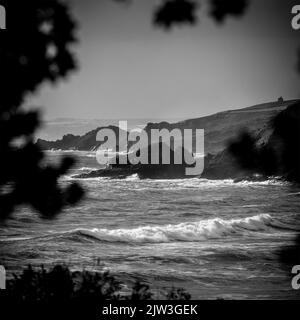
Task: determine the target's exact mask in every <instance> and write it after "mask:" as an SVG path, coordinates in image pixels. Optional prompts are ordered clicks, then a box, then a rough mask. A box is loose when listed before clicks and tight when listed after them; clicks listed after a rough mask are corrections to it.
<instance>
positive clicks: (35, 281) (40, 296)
mask: <svg viewBox="0 0 300 320" xmlns="http://www.w3.org/2000/svg"><path fill="white" fill-rule="evenodd" d="M121 288H122V285H121V282H119V281H118V280H117V279H116V278H115V277H114V276H112V275H111V274H110V273H109V272H92V271H71V270H70V269H69V268H68V267H67V266H66V265H56V266H54V267H53V268H50V269H48V270H46V269H45V268H44V267H43V266H42V267H41V268H39V269H34V268H32V267H31V266H28V267H27V269H24V270H23V272H22V274H20V275H14V279H11V280H8V281H7V290H6V292H5V295H6V299H7V300H9V301H12V302H14V303H15V304H20V303H26V304H28V305H33V304H38V303H50V304H57V303H59V304H68V303H71V302H72V303H74V302H75V303H76V302H78V303H79V302H80V303H83V304H89V305H91V306H95V307H97V306H98V305H99V304H100V303H101V301H104V300H151V299H152V298H153V296H154V294H153V293H152V292H151V290H150V287H149V286H148V285H147V284H145V283H141V282H139V281H137V282H136V283H135V284H134V285H133V287H132V289H131V293H128V294H121V292H120V290H121ZM190 297H191V296H190V294H189V293H187V292H186V291H185V290H184V289H182V288H172V289H171V290H170V291H169V292H167V293H166V294H165V298H167V299H168V300H189V299H190Z"/></svg>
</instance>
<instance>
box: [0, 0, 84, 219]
mask: <svg viewBox="0 0 300 320" xmlns="http://www.w3.org/2000/svg"><path fill="white" fill-rule="evenodd" d="M2 4H3V5H4V6H5V8H6V10H7V12H8V13H13V14H8V17H7V30H5V32H3V33H1V41H0V70H1V77H0V88H1V89H0V90H1V97H0V219H4V218H6V217H7V216H8V215H9V214H10V213H11V212H12V211H13V210H14V209H15V207H16V206H18V205H21V204H29V205H31V206H32V207H33V208H34V209H36V210H37V211H39V212H40V213H41V214H42V215H43V216H44V217H51V216H53V215H55V214H57V213H58V212H59V211H60V210H61V209H62V208H63V207H64V206H65V205H68V204H75V203H76V202H77V201H78V200H79V199H80V198H81V196H82V195H83V191H82V190H81V188H80V187H79V186H78V185H77V184H70V185H69V186H68V187H66V188H61V187H59V186H58V183H57V182H58V179H59V177H60V176H61V175H63V174H65V173H66V172H67V170H68V169H69V168H70V167H71V166H72V165H73V160H72V159H69V158H68V159H64V160H63V161H62V163H61V165H60V166H57V167H51V166H44V165H43V159H44V155H43V153H42V152H41V150H40V149H39V148H38V147H37V146H36V145H35V144H34V141H33V134H34V132H35V130H36V129H37V127H38V125H39V116H38V113H37V112H36V111H30V112H26V111H24V110H22V109H21V106H22V103H23V102H24V99H25V97H26V96H27V95H28V94H30V93H34V92H35V91H36V90H37V89H38V87H39V85H41V84H42V83H44V82H46V81H50V82H53V83H55V82H57V81H58V80H59V79H60V78H64V77H66V76H67V75H68V74H69V73H70V72H71V71H72V70H74V69H75V61H74V57H73V54H72V53H71V51H70V45H71V44H73V43H74V42H75V37H74V32H75V23H74V21H73V19H72V17H71V15H70V13H69V11H68V8H67V7H66V5H65V4H63V3H61V2H60V1H57V0H42V1H41V0H31V1H17V0H9V1H7V0H6V1H2Z"/></svg>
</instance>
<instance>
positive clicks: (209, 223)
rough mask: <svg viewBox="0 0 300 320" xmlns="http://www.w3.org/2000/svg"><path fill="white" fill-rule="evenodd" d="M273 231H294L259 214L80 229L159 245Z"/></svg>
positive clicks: (100, 237) (117, 239) (104, 236)
mask: <svg viewBox="0 0 300 320" xmlns="http://www.w3.org/2000/svg"><path fill="white" fill-rule="evenodd" d="M272 228H283V229H293V228H290V227H289V226H287V225H286V224H283V223H281V222H279V221H276V220H275V219H274V218H272V217H271V216H270V215H269V214H260V215H256V216H252V217H247V218H242V219H231V220H223V219H220V218H216V219H209V220H202V221H197V222H185V223H180V224H175V225H172V224H169V225H163V226H145V227H138V228H133V229H96V228H94V229H77V230H75V231H76V232H77V233H79V234H82V235H85V236H89V237H92V238H95V239H98V240H101V241H108V242H128V243H149V242H150V243H160V242H173V241H188V242H196V241H203V240H207V239H219V238H222V237H226V236H232V235H244V234H247V233H248V232H265V231H270V232H271V230H272Z"/></svg>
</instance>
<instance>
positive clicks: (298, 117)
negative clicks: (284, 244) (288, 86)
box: [229, 103, 300, 266]
mask: <svg viewBox="0 0 300 320" xmlns="http://www.w3.org/2000/svg"><path fill="white" fill-rule="evenodd" d="M272 129H273V133H272V135H271V137H270V139H269V142H268V143H267V144H265V145H263V146H258V142H257V139H256V138H255V137H252V136H251V135H250V134H249V133H243V134H242V135H241V136H240V137H239V138H238V139H237V141H235V142H232V143H231V145H230V146H229V150H230V152H231V153H232V154H233V156H234V157H235V158H236V160H237V162H238V163H239V165H240V166H242V167H243V168H245V169H248V170H252V171H253V172H258V173H262V174H264V175H275V174H276V175H280V176H282V177H283V178H285V179H286V180H288V181H290V182H292V183H295V184H299V183H300V103H296V104H294V105H292V106H290V107H288V108H287V109H285V110H283V111H282V112H280V113H279V114H278V115H277V116H276V117H275V118H274V119H273V121H272ZM280 258H281V261H282V262H283V263H284V264H285V265H289V266H293V265H296V264H299V263H300V235H298V236H297V238H296V241H295V244H294V245H293V246H290V247H289V248H286V249H282V250H281V251H280Z"/></svg>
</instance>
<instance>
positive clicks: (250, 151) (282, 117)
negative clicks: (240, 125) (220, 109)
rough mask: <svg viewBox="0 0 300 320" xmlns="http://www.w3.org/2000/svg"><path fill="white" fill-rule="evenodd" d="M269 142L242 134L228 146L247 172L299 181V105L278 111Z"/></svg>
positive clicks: (245, 133) (273, 121)
mask: <svg viewBox="0 0 300 320" xmlns="http://www.w3.org/2000/svg"><path fill="white" fill-rule="evenodd" d="M271 128H272V130H273V132H272V134H271V136H270V139H269V141H268V142H267V143H265V144H263V145H259V144H258V138H256V137H253V136H251V134H249V133H247V132H244V133H242V134H241V135H240V136H239V137H238V138H237V140H236V141H233V142H231V143H230V145H229V151H230V152H231V154H232V155H233V156H234V157H235V159H236V160H237V162H238V164H239V165H240V166H241V167H242V168H244V169H247V170H249V171H252V172H255V173H261V174H263V175H266V176H271V175H280V176H283V177H284V178H285V179H286V180H288V181H291V182H295V183H299V182H300V104H299V103H295V104H293V105H291V106H290V107H288V108H287V109H285V110H283V111H282V112H280V113H279V114H278V115H277V116H276V117H275V118H274V119H273V120H272V124H271Z"/></svg>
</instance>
